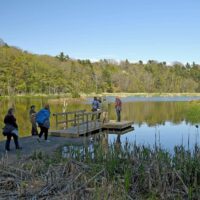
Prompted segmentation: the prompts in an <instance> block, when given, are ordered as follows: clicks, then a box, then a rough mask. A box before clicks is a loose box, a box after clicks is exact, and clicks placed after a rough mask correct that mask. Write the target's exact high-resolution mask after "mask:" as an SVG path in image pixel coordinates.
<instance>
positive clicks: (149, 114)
mask: <svg viewBox="0 0 200 200" xmlns="http://www.w3.org/2000/svg"><path fill="white" fill-rule="evenodd" d="M189 108H190V103H189V102H129V103H123V107H122V119H123V120H133V121H134V122H135V123H138V124H139V125H141V124H142V123H144V122H145V123H147V124H148V125H149V126H155V125H156V124H162V125H164V124H165V122H166V121H171V122H173V123H175V124H178V123H180V122H182V121H183V120H186V121H188V116H187V110H188V109H189ZM109 112H110V118H111V119H116V116H115V115H116V114H115V110H114V105H112V108H111V110H109Z"/></svg>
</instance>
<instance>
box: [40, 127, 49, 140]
mask: <svg viewBox="0 0 200 200" xmlns="http://www.w3.org/2000/svg"><path fill="white" fill-rule="evenodd" d="M43 133H44V139H45V140H47V138H48V128H46V127H43V126H40V134H39V137H40V138H41V137H42V135H43Z"/></svg>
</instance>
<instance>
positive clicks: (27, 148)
mask: <svg viewBox="0 0 200 200" xmlns="http://www.w3.org/2000/svg"><path fill="white" fill-rule="evenodd" d="M37 138H38V137H36V136H34V137H32V136H29V137H24V138H20V139H19V143H20V146H22V150H16V149H15V145H14V141H13V139H12V140H11V143H10V149H11V151H9V152H6V151H5V140H4V141H1V142H0V159H1V158H2V157H5V155H6V156H7V155H8V160H9V161H10V162H14V161H16V160H17V159H19V156H20V157H21V156H23V157H27V156H30V155H31V154H32V153H33V152H34V151H42V152H46V153H49V154H51V153H52V152H54V151H55V150H56V149H57V148H58V147H60V146H62V145H65V144H70V143H73V144H81V143H83V141H84V138H83V137H82V138H64V137H53V136H49V138H48V139H49V140H50V142H46V141H44V140H42V141H41V142H38V140H37Z"/></svg>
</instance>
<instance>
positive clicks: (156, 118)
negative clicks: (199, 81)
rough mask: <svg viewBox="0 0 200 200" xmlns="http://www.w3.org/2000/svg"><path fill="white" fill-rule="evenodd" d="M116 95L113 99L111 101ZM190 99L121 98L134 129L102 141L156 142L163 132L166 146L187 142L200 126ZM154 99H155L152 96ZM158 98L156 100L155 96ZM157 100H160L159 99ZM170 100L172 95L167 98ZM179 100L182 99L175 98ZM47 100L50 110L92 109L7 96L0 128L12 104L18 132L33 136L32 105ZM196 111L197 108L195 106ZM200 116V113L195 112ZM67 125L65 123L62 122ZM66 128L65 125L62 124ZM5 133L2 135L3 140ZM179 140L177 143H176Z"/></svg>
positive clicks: (75, 103)
mask: <svg viewBox="0 0 200 200" xmlns="http://www.w3.org/2000/svg"><path fill="white" fill-rule="evenodd" d="M112 98H113V100H112ZM196 98H199V97H196ZM190 99H193V98H192V97H191V98H189V97H188V98H187V97H184V98H182V99H181V98H180V97H178V98H177V99H174V98H173V102H171V101H166V98H165V101H161V100H159V101H158V102H156V101H151V102H149V100H150V99H148V98H144V97H143V100H145V101H140V102H138V101H139V100H142V99H141V98H135V99H134V98H133V97H127V98H122V102H123V110H122V119H123V120H132V121H134V127H135V131H134V132H133V131H132V130H129V133H127V134H124V135H117V133H116V136H114V135H110V134H108V135H107V136H106V135H104V136H101V138H100V139H101V140H102V143H104V145H107V143H109V142H110V141H113V138H114V139H115V141H120V143H121V144H123V143H124V141H125V138H127V139H128V141H129V142H134V141H135V140H134V137H136V141H137V143H142V142H144V143H145V144H148V143H150V144H153V143H154V142H153V141H154V139H155V132H160V140H161V143H162V144H165V145H166V144H167V145H166V146H172V145H174V144H177V143H180V141H181V140H182V135H183V140H186V141H187V137H188V133H190V140H191V141H192V140H193V138H194V137H193V135H195V133H196V132H197V130H198V128H196V127H195V125H198V124H199V123H200V117H196V118H193V116H195V115H196V114H197V113H194V114H193V113H192V114H191V115H189V114H188V110H190V108H192V107H194V104H193V103H192V102H188V101H184V100H190ZM151 100H152V99H151ZM154 100H155V99H154ZM157 100H158V99H157ZM168 100H170V98H168ZM175 100H179V101H180V102H179V101H175ZM108 101H109V119H116V113H115V109H114V104H113V101H114V97H110V98H108ZM46 102H48V103H49V104H50V107H51V113H55V112H63V111H74V110H82V109H85V110H87V111H90V110H91V105H90V102H89V101H83V100H82V101H72V100H68V99H64V98H63V99H61V98H58V99H55V98H47V97H40V98H38V97H37V98H36V97H35V98H34V97H31V98H6V99H5V98H4V99H2V98H1V99H0V107H1V109H0V129H2V127H3V126H4V124H3V117H4V115H5V114H6V112H7V109H8V108H9V107H11V106H14V107H15V110H16V118H17V122H18V124H19V129H20V130H19V132H20V135H21V136H28V135H31V124H30V122H29V108H30V106H31V105H35V106H36V110H37V111H38V110H39V109H40V108H42V106H43V105H44V103H46ZM193 110H194V111H195V108H194V109H193ZM196 116H198V115H196ZM63 126H64V125H63ZM54 128H55V119H54V117H53V116H51V129H54ZM60 128H63V127H60ZM2 138H3V136H2V135H0V139H2ZM174 141H176V142H174Z"/></svg>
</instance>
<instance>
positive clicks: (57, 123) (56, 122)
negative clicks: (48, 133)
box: [56, 115, 58, 129]
mask: <svg viewBox="0 0 200 200" xmlns="http://www.w3.org/2000/svg"><path fill="white" fill-rule="evenodd" d="M56 129H58V115H56Z"/></svg>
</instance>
